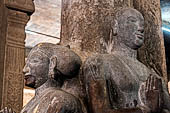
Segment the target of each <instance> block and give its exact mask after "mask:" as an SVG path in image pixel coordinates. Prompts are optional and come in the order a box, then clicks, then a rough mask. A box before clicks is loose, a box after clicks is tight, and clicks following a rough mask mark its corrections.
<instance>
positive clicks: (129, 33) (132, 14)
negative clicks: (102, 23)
mask: <svg viewBox="0 0 170 113" xmlns="http://www.w3.org/2000/svg"><path fill="white" fill-rule="evenodd" d="M114 23H115V24H114V27H113V32H114V33H116V35H117V40H118V41H119V43H123V44H125V45H126V46H128V47H130V48H131V49H138V48H139V47H141V46H142V44H143V42H144V18H143V16H142V14H141V13H140V12H139V11H137V10H136V9H132V8H123V9H119V10H118V11H117V13H116V20H115V22H114Z"/></svg>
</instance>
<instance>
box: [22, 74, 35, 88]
mask: <svg viewBox="0 0 170 113" xmlns="http://www.w3.org/2000/svg"><path fill="white" fill-rule="evenodd" d="M24 79H25V85H26V86H28V87H32V88H34V86H35V76H32V75H25V76H24Z"/></svg>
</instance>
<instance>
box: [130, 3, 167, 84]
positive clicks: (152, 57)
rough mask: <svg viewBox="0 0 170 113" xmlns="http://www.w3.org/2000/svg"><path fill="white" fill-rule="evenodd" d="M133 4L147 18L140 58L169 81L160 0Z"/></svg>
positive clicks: (139, 53)
mask: <svg viewBox="0 0 170 113" xmlns="http://www.w3.org/2000/svg"><path fill="white" fill-rule="evenodd" d="M133 4H134V8H135V9H137V10H139V11H140V12H141V13H142V14H143V16H144V19H145V43H144V46H143V47H142V48H141V49H140V50H139V52H138V57H139V60H140V61H141V62H143V63H144V64H145V65H147V66H148V67H150V68H153V69H154V70H155V71H156V72H157V73H158V74H159V75H160V76H163V77H164V78H165V80H166V82H167V71H166V59H165V47H164V38H163V34H162V30H161V26H162V19H161V9H160V0H134V3H133Z"/></svg>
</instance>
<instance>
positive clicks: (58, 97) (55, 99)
mask: <svg viewBox="0 0 170 113" xmlns="http://www.w3.org/2000/svg"><path fill="white" fill-rule="evenodd" d="M41 103H46V104H48V105H49V106H51V107H52V109H53V108H59V107H60V108H61V109H64V110H66V111H76V110H77V111H80V113H81V103H80V101H79V99H78V98H77V97H75V96H74V95H72V94H70V93H67V92H65V91H63V90H60V89H57V88H52V89H49V90H47V91H46V94H45V95H44V96H43V98H42V102H41ZM55 110H57V109H55ZM75 113H76V112H75Z"/></svg>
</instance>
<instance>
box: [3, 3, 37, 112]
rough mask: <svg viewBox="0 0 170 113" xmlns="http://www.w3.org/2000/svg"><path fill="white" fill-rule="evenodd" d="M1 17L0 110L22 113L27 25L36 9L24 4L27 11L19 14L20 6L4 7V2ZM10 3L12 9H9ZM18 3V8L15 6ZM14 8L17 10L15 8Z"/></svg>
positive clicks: (20, 11) (5, 5)
mask: <svg viewBox="0 0 170 113" xmlns="http://www.w3.org/2000/svg"><path fill="white" fill-rule="evenodd" d="M1 2H2V3H1V5H0V8H1V11H2V13H1V14H0V15H1V16H0V27H1V29H0V38H1V41H0V52H1V55H0V80H1V81H0V84H1V91H0V107H1V108H4V107H6V106H7V107H11V108H13V109H14V110H15V111H16V112H20V110H21V108H22V103H23V102H22V100H23V86H24V84H23V74H22V68H23V66H24V60H25V55H24V54H25V52H24V51H25V46H24V40H25V25H26V23H27V22H28V20H29V16H28V14H31V13H32V11H33V10H34V9H33V6H32V7H31V8H30V7H29V3H31V2H32V1H31V2H30V1H26V2H25V4H27V3H28V4H27V5H28V9H27V5H24V4H22V5H23V6H24V7H25V8H26V9H23V10H21V9H20V8H21V7H19V6H18V10H17V9H16V10H15V8H17V7H15V4H18V5H19V3H20V2H17V1H11V2H9V1H8V2H6V1H5V4H4V3H3V2H4V1H1ZM7 3H9V4H10V5H9V6H7ZM13 3H15V4H13ZM13 6H14V7H15V8H14V7H13Z"/></svg>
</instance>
